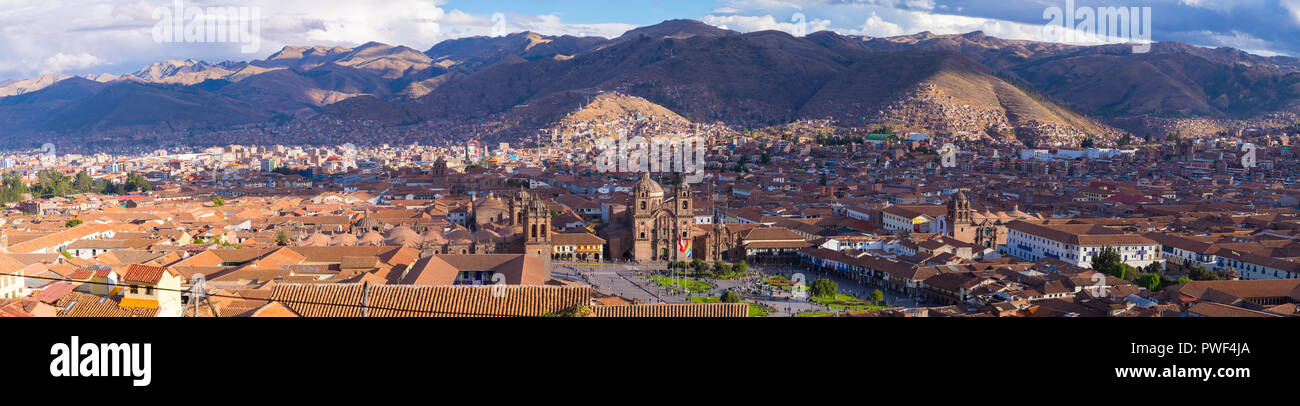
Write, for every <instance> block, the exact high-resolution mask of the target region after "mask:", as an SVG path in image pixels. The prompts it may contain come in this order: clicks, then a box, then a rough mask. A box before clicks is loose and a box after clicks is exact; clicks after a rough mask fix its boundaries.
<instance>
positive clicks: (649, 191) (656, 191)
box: [633, 172, 664, 197]
mask: <svg viewBox="0 0 1300 406" xmlns="http://www.w3.org/2000/svg"><path fill="white" fill-rule="evenodd" d="M641 192H645V194H646V195H647V196H648V197H664V187H663V186H660V185H659V182H655V181H654V179H650V172H645V173H644V174H643V175H642V176H641V180H640V181H637V183H636V188H635V189H634V190H633V193H634V194H636V196H637V197H641V195H642V193H641Z"/></svg>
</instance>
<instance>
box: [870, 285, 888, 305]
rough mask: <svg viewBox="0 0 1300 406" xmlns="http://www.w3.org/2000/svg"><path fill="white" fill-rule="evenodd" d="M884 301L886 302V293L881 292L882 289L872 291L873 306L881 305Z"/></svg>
mask: <svg viewBox="0 0 1300 406" xmlns="http://www.w3.org/2000/svg"><path fill="white" fill-rule="evenodd" d="M883 300H885V292H882V291H880V289H876V290H873V291H871V303H872V304H879V303H880V302H881V301H883Z"/></svg>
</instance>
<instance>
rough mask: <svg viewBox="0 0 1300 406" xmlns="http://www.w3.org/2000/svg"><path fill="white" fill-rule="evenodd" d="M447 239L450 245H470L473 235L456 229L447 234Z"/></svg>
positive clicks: (461, 229)
mask: <svg viewBox="0 0 1300 406" xmlns="http://www.w3.org/2000/svg"><path fill="white" fill-rule="evenodd" d="M447 239H448V240H451V242H452V244H470V243H473V242H474V234H472V233H470V232H469V230H466V229H464V228H458V229H456V230H455V231H452V232H450V233H447Z"/></svg>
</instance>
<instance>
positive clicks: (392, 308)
mask: <svg viewBox="0 0 1300 406" xmlns="http://www.w3.org/2000/svg"><path fill="white" fill-rule="evenodd" d="M0 276H16V277H19V278H29V279H38V280H48V281H56V282H68V283H73V282H76V283H82V284H90V285H103V286H121V285H118V284H112V283H105V282H93V281H74V280H71V279H68V278H51V277H48V276H31V275H18V274H12V273H0ZM363 287H364V286H363ZM153 289H154V290H159V291H164V292H179V293H187V292H190V290H189V289H169V288H160V287H154V288H153ZM366 291H368V289H366ZM366 291H363V292H362V293H363V295H364V294H366V293H367V292H366ZM206 296H207V297H224V298H231V299H240V300H261V301H266V302H267V303H270V302H281V303H293V304H314V305H326V306H341V307H360V308H361V309H362V312H363V314H364V313H365V312H366V309H374V310H393V311H403V312H416V313H430V314H449V315H457V316H497V317H523V316H517V315H510V314H494V313H472V312H451V311H438V310H419V309H403V308H397V307H383V306H371V305H367V304H348V303H326V302H313V301H305V300H290V299H283V300H280V299H269V298H268V299H259V298H247V297H243V296H235V295H223V294H216V293H208V294H207V295H206ZM214 316H215V315H214Z"/></svg>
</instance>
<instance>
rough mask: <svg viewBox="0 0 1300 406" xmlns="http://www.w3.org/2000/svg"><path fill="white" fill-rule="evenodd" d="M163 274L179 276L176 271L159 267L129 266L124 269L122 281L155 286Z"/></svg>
mask: <svg viewBox="0 0 1300 406" xmlns="http://www.w3.org/2000/svg"><path fill="white" fill-rule="evenodd" d="M164 272H169V273H171V274H172V275H175V276H180V274H179V273H177V272H176V271H173V270H171V269H168V268H165V267H161V266H152V265H140V264H131V266H128V267H127V268H126V273H125V274H124V275H122V281H123V282H142V283H152V284H157V283H158V281H160V280H162V276H163V273H164Z"/></svg>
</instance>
